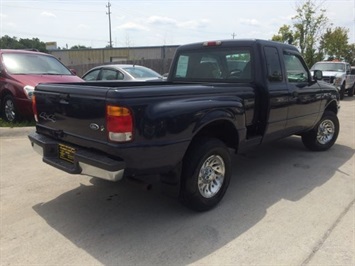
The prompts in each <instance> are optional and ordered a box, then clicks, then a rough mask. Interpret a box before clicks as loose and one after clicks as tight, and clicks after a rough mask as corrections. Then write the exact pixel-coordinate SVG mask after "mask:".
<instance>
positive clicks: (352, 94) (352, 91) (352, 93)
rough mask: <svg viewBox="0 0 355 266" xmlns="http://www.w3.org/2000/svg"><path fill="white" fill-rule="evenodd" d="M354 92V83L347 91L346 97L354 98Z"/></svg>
mask: <svg viewBox="0 0 355 266" xmlns="http://www.w3.org/2000/svg"><path fill="white" fill-rule="evenodd" d="M354 90H355V81H354V84H353V86H352V87H351V88H350V89H349V90H348V96H349V97H352V96H354Z"/></svg>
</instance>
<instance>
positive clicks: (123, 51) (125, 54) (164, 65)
mask: <svg viewBox="0 0 355 266" xmlns="http://www.w3.org/2000/svg"><path fill="white" fill-rule="evenodd" d="M177 47H178V46H160V47H128V48H112V49H107V48H106V49H80V50H55V51H51V52H50V53H51V54H52V55H53V56H55V57H56V58H58V59H59V60H60V61H61V62H62V63H63V64H64V65H66V66H67V67H68V68H71V69H75V70H76V72H77V74H78V76H82V75H83V74H84V73H85V72H86V71H88V70H89V69H91V68H92V67H95V66H98V65H104V64H109V63H111V62H112V61H116V62H117V61H118V60H119V61H118V62H120V63H127V64H137V65H143V66H146V67H149V68H151V69H154V70H155V71H157V72H159V73H161V74H164V73H166V72H168V71H169V67H170V63H171V60H172V58H173V56H174V54H175V51H176V49H177ZM164 57H165V58H164Z"/></svg>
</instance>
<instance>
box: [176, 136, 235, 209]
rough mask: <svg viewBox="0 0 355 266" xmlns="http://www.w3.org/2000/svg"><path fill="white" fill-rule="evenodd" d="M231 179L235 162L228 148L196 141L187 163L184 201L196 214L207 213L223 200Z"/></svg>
mask: <svg viewBox="0 0 355 266" xmlns="http://www.w3.org/2000/svg"><path fill="white" fill-rule="evenodd" d="M230 177H231V159H230V153H229V151H228V148H227V147H226V145H225V144H224V143H223V142H222V141H220V140H218V139H211V138H203V139H199V140H197V141H195V142H194V143H193V144H192V146H191V147H190V148H189V150H188V151H187V154H186V155H185V157H184V162H183V171H182V187H181V193H180V200H181V202H182V203H183V204H184V205H185V206H187V207H189V208H191V209H193V210H196V211H207V210H209V209H212V208H213V207H215V206H216V205H217V204H218V203H219V202H220V201H221V199H222V198H223V196H224V194H225V192H226V190H227V188H228V185H229V181H230Z"/></svg>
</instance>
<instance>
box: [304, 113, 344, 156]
mask: <svg viewBox="0 0 355 266" xmlns="http://www.w3.org/2000/svg"><path fill="white" fill-rule="evenodd" d="M339 128H340V127H339V120H338V117H337V116H336V114H335V113H333V112H330V111H326V112H325V113H324V114H323V116H322V118H321V120H320V121H319V122H318V123H317V125H316V126H315V127H314V129H312V130H311V131H309V132H307V133H304V134H303V135H302V142H303V144H304V145H305V146H306V147H307V148H308V149H310V150H312V151H325V150H328V149H329V148H330V147H332V146H333V145H334V143H335V141H336V140H337V138H338V134H339Z"/></svg>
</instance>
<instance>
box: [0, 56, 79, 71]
mask: <svg viewBox="0 0 355 266" xmlns="http://www.w3.org/2000/svg"><path fill="white" fill-rule="evenodd" d="M2 57H3V62H4V65H5V67H6V69H7V71H8V72H9V73H11V74H24V75H28V74H32V75H33V74H35V75H36V74H37V75H72V73H71V72H70V71H69V69H67V68H66V67H65V66H64V65H63V64H62V63H61V62H60V61H59V60H57V59H56V58H55V57H52V56H47V55H41V54H30V53H4V54H3V55H2Z"/></svg>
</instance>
